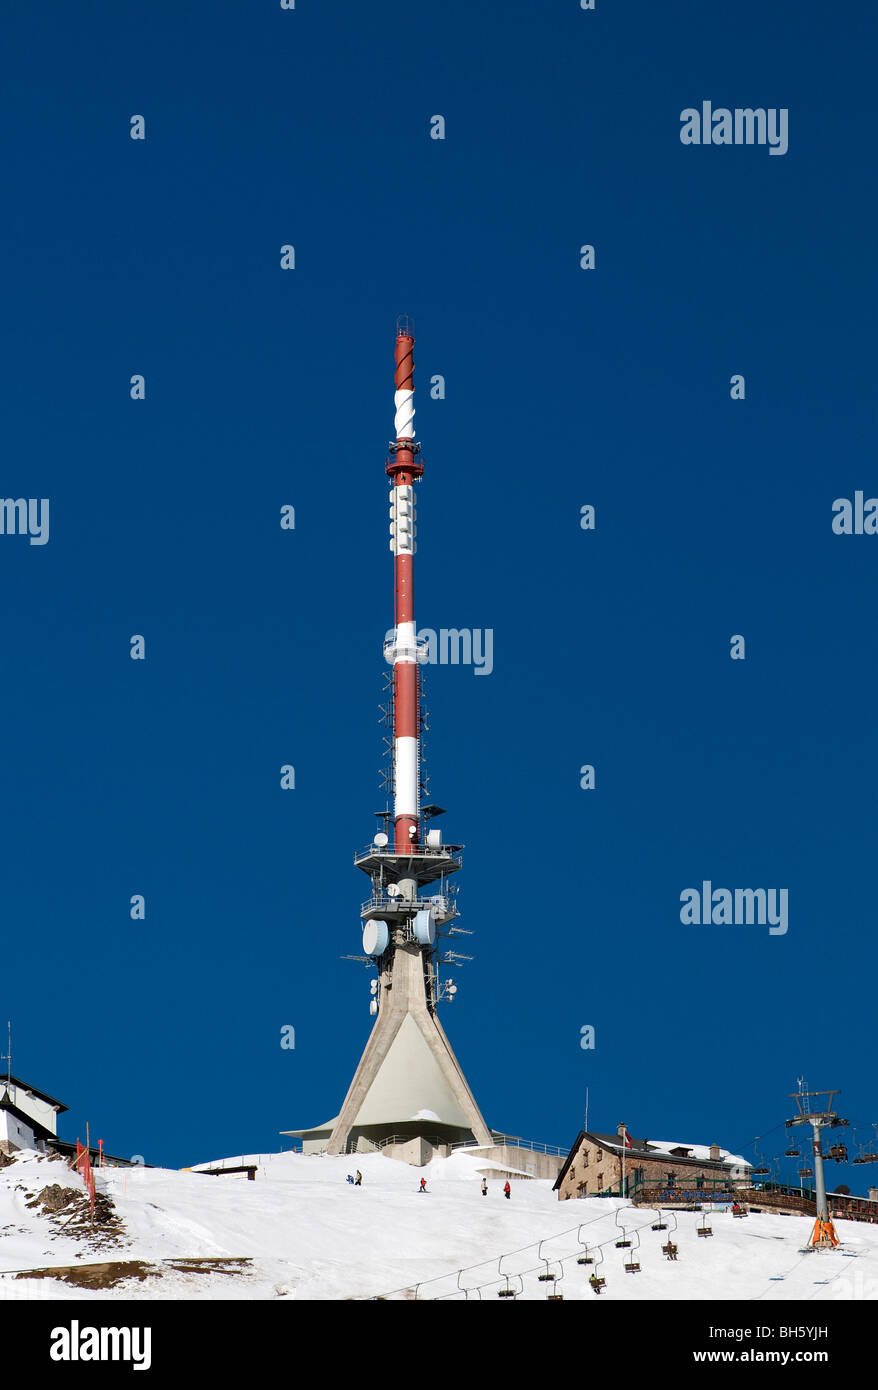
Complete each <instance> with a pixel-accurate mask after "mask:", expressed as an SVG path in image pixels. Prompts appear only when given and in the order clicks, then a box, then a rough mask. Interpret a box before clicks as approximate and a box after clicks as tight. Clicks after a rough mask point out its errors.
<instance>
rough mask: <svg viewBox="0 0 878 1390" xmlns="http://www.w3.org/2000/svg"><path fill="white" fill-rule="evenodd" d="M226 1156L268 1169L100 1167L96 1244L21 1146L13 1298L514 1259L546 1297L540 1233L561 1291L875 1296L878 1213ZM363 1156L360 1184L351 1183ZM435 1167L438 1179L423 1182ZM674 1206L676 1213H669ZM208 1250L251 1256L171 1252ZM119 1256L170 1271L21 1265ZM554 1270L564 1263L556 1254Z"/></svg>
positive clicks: (8, 1261) (59, 1174)
mask: <svg viewBox="0 0 878 1390" xmlns="http://www.w3.org/2000/svg"><path fill="white" fill-rule="evenodd" d="M223 1161H224V1162H225V1163H226V1165H227V1166H230V1167H231V1166H237V1165H238V1164H243V1163H248V1162H255V1163H257V1164H258V1172H257V1174H256V1180H255V1181H254V1182H249V1181H248V1180H247V1177H246V1174H241V1175H233V1174H229V1175H228V1176H220V1177H213V1176H207V1175H205V1174H203V1173H198V1172H196V1171H182V1172H178V1171H175V1170H169V1169H151V1168H144V1167H137V1168H129V1169H121V1168H112V1169H111V1168H104V1169H98V1170H97V1171H96V1175H95V1176H96V1182H97V1189H98V1192H99V1193H106V1194H108V1195H109V1196H111V1197H112V1200H113V1202H114V1203H115V1205H116V1208H117V1211H118V1214H119V1216H120V1217H121V1219H122V1220H123V1222H124V1226H125V1234H124V1236H123V1240H124V1242H125V1243H124V1244H123V1245H120V1246H117V1247H115V1248H114V1249H112V1250H107V1249H106V1248H104V1249H97V1250H93V1249H89V1248H88V1246H87V1245H86V1244H85V1243H84V1242H83V1240H82V1239H78V1238H76V1237H74V1236H73V1235H70V1234H65V1232H64V1230H63V1227H62V1225H61V1222H63V1214H62V1216H61V1217H60V1218H58V1221H57V1222H56V1223H55V1224H52V1223H51V1222H50V1221H49V1219H48V1218H47V1216H46V1215H45V1214H44V1213H43V1212H42V1210H41V1209H40V1208H34V1209H32V1210H28V1208H27V1207H26V1206H25V1202H26V1201H27V1200H29V1199H30V1197H31V1195H32V1194H34V1193H36V1192H38V1191H40V1190H42V1189H43V1188H44V1187H45V1186H46V1185H47V1184H50V1183H59V1184H60V1185H61V1186H62V1187H73V1188H77V1189H79V1190H83V1189H82V1182H81V1180H80V1179H79V1177H78V1176H77V1175H75V1174H72V1173H71V1172H70V1170H69V1169H68V1168H67V1166H66V1164H65V1163H63V1162H61V1161H60V1160H56V1159H47V1158H45V1157H40V1156H37V1155H36V1154H33V1153H25V1154H21V1155H18V1156H17V1159H16V1162H14V1163H12V1164H10V1165H9V1166H8V1167H5V1168H3V1169H0V1236H2V1241H0V1298H6V1299H14V1298H19V1299H20V1298H40V1299H43V1298H52V1299H76V1300H87V1299H92V1298H100V1299H108V1298H110V1299H136V1300H143V1299H180V1298H193V1299H207V1298H224V1299H235V1298H239V1299H245V1298H256V1299H275V1298H279V1297H280V1298H297V1299H322V1300H337V1299H347V1298H364V1297H373V1296H378V1295H393V1296H396V1297H400V1298H402V1297H412V1296H413V1289H414V1286H415V1285H420V1290H419V1296H420V1297H424V1298H437V1297H463V1296H464V1293H463V1292H461V1291H460V1290H465V1289H466V1288H470V1289H472V1290H473V1293H472V1294H471V1297H478V1295H477V1294H476V1293H475V1292H474V1290H475V1288H476V1286H477V1285H481V1286H483V1287H482V1296H483V1298H484V1299H486V1300H489V1301H497V1289H498V1288H500V1287H501V1286H502V1285H501V1282H500V1279H499V1276H498V1265H499V1262H500V1260H501V1257H502V1271H503V1274H504V1275H505V1274H507V1273H510V1274H515V1273H519V1272H520V1273H522V1276H523V1287H524V1293H523V1297H525V1298H529V1299H542V1298H545V1297H546V1294H547V1290H550V1289H551V1287H552V1286H551V1285H549V1284H546V1283H540V1282H538V1280H537V1278H536V1270H537V1267H538V1258H537V1254H538V1247H539V1245H540V1242H543V1245H542V1258H543V1259H548V1260H549V1261H550V1262H557V1261H563V1262H564V1263H563V1274H564V1278H563V1281H562V1282H561V1283H560V1284H559V1286H558V1290H559V1292H563V1294H564V1297H565V1299H585V1300H591V1301H593V1302H598V1303H599V1302H600V1301H602V1300H605V1299H610V1300H613V1299H620V1298H621V1299H633V1300H637V1299H661V1300H671V1299H683V1300H696V1299H705V1298H727V1299H755V1300H761V1301H766V1302H767V1301H774V1300H777V1299H781V1300H787V1299H797V1300H813V1301H815V1302H816V1301H820V1300H823V1299H840V1298H844V1299H854V1298H859V1299H862V1298H872V1299H874V1298H876V1297H878V1226H871V1225H867V1224H861V1223H856V1222H850V1221H839V1222H838V1223H837V1229H838V1233H839V1236H840V1238H841V1240H842V1247H841V1249H840V1250H838V1251H831V1252H820V1253H810V1254H804V1253H802V1247H803V1246H804V1244H805V1241H806V1239H807V1237H808V1234H809V1232H810V1229H811V1221H810V1219H809V1218H807V1217H799V1216H779V1215H769V1214H767V1213H764V1214H762V1215H757V1214H751V1215H750V1216H748V1217H747V1218H746V1220H738V1219H736V1218H734V1217H733V1216H732V1215H731V1213H730V1212H728V1211H714V1212H710V1213H708V1215H707V1221H708V1222H709V1224H710V1225H711V1226H712V1229H713V1233H714V1234H713V1236H712V1237H710V1238H704V1237H699V1236H697V1234H696V1227H697V1225H698V1223H699V1222H700V1221H701V1220H703V1217H702V1215H700V1214H698V1213H694V1212H679V1213H676V1220H677V1230H676V1232H674V1231H673V1230H671V1231H670V1232H654V1231H652V1230H650V1223H651V1222H652V1220H654V1219H655V1218H654V1214H653V1213H652V1212H651V1211H650V1210H649V1209H643V1208H632V1207H630V1206H626V1205H625V1204H624V1203H622V1202H621V1201H619V1200H617V1199H615V1200H609V1199H603V1198H597V1197H589V1198H583V1199H580V1200H574V1201H567V1202H559V1201H558V1198H557V1194H556V1193H554V1192H553V1191H552V1185H551V1183H550V1182H549V1181H543V1180H526V1179H520V1180H515V1181H513V1183H512V1196H511V1199H510V1200H507V1199H505V1198H504V1196H503V1179H502V1178H500V1177H499V1176H498V1178H496V1179H492V1178H491V1177H490V1176H489V1178H488V1188H489V1191H488V1196H487V1197H483V1196H482V1195H481V1192H480V1185H481V1173H480V1170H481V1169H488V1164H487V1163H486V1162H485V1161H484V1160H478V1159H473V1158H470V1157H467V1156H466V1155H465V1154H453V1155H452V1156H451V1157H450V1158H447V1159H436V1160H434V1161H433V1162H432V1163H431V1164H429V1165H428V1166H427V1167H425V1168H414V1167H410V1166H409V1165H407V1164H404V1163H400V1162H398V1161H395V1160H393V1159H389V1158H386V1157H384V1156H383V1155H381V1154H357V1155H354V1156H349V1157H341V1158H334V1157H333V1158H330V1157H326V1156H325V1155H315V1154H308V1155H303V1154H293V1153H285V1154H275V1155H266V1154H262V1155H249V1156H247V1155H242V1156H239V1157H237V1158H227V1159H225V1160H223ZM211 1166H213V1165H211ZM356 1168H359V1169H360V1171H361V1172H362V1174H363V1186H362V1187H355V1186H353V1185H352V1184H351V1183H348V1182H347V1181H346V1176H347V1174H348V1173H353V1172H354V1171H355V1169H356ZM489 1172H490V1170H489ZM422 1176H423V1177H426V1179H427V1186H428V1190H427V1193H426V1194H421V1193H419V1192H418V1190H417V1189H418V1186H419V1183H420V1179H421V1177H422ZM666 1219H667V1220H668V1222H669V1225H670V1226H671V1227H672V1228H673V1226H674V1214H669V1215H668V1216H667V1218H666ZM617 1221H618V1223H619V1224H620V1225H625V1226H627V1227H628V1228H629V1230H630V1229H631V1228H633V1227H636V1226H639V1227H641V1229H640V1230H639V1231H638V1232H637V1233H636V1234H633V1235H631V1239H632V1242H633V1246H635V1247H636V1245H637V1241H638V1240H639V1242H640V1244H639V1249H636V1251H635V1252H634V1253H635V1258H637V1259H639V1261H640V1263H641V1266H642V1272H641V1273H639V1274H628V1273H626V1272H625V1271H624V1269H623V1263H624V1261H625V1260H626V1259H630V1258H631V1253H632V1252H630V1251H628V1250H618V1249H616V1247H615V1241H616V1239H618V1238H619V1234H620V1232H619V1229H618V1226H617ZM577 1231H579V1233H580V1234H581V1236H582V1239H583V1241H585V1240H588V1241H589V1243H590V1244H592V1243H593V1244H598V1243H600V1244H601V1245H602V1246H603V1250H602V1255H603V1260H602V1263H601V1264H600V1265H599V1267H598V1273H600V1274H601V1275H602V1276H603V1277H605V1278H606V1281H607V1282H606V1287H605V1289H604V1291H603V1293H602V1294H601V1295H600V1299H597V1300H596V1299H595V1295H594V1294H593V1293H592V1291H591V1289H590V1288H589V1286H588V1284H587V1282H586V1279H587V1275H588V1274H590V1273H591V1272H592V1270H591V1267H585V1268H583V1267H581V1266H578V1265H577V1263H576V1255H577V1254H579V1253H581V1251H582V1246H581V1244H580V1243H578V1240H577ZM669 1235H670V1236H672V1238H673V1239H674V1240H675V1241H676V1243H677V1245H678V1247H679V1258H678V1260H677V1261H676V1262H669V1261H667V1260H665V1259H664V1258H663V1256H662V1253H661V1248H660V1247H661V1245H662V1243H664V1242H666V1241H667V1240H668V1237H669ZM199 1257H200V1258H202V1259H203V1258H205V1257H206V1258H213V1259H217V1258H222V1257H231V1258H238V1259H240V1258H242V1257H243V1258H245V1259H249V1260H251V1261H252V1264H251V1265H249V1266H246V1267H244V1268H243V1270H242V1271H240V1272H238V1271H232V1272H226V1273H222V1272H219V1271H217V1270H214V1269H211V1268H207V1269H206V1270H205V1271H203V1272H198V1271H197V1270H192V1271H189V1270H187V1269H186V1268H185V1267H184V1268H182V1269H181V1268H179V1266H178V1267H177V1268H176V1269H175V1268H171V1267H170V1265H169V1264H167V1261H169V1260H177V1261H179V1260H180V1258H188V1259H197V1258H199ZM117 1260H124V1261H130V1260H143V1261H146V1262H148V1263H149V1264H150V1266H152V1267H154V1268H156V1269H160V1270H161V1277H148V1278H146V1279H145V1280H143V1281H139V1280H128V1281H127V1282H125V1283H122V1284H118V1285H116V1286H115V1287H111V1288H101V1289H100V1290H90V1289H83V1288H80V1287H76V1286H73V1285H71V1284H69V1283H66V1282H62V1281H61V1280H60V1279H57V1278H52V1279H36V1278H31V1279H27V1278H25V1279H16V1278H14V1276H13V1271H18V1270H21V1271H33V1270H35V1269H37V1268H40V1267H46V1266H50V1267H53V1268H56V1267H59V1266H74V1267H75V1268H76V1269H77V1272H78V1271H79V1270H80V1268H81V1267H82V1266H84V1265H87V1264H90V1263H93V1262H100V1261H117ZM163 1261H164V1262H165V1263H164V1264H163V1263H162V1262H163ZM464 1267H466V1270H467V1272H466V1273H465V1274H463V1275H461V1276H460V1290H458V1271H459V1270H460V1269H462V1268H464ZM550 1268H551V1269H553V1270H555V1271H557V1269H558V1265H557V1263H551V1264H550ZM526 1271H532V1272H531V1273H529V1274H528V1273H526ZM431 1281H432V1282H431ZM514 1282H516V1283H517V1280H516V1281H514ZM405 1290H409V1292H405Z"/></svg>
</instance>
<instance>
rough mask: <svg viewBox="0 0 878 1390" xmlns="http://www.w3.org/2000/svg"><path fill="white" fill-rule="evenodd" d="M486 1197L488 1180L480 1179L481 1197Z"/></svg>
mask: <svg viewBox="0 0 878 1390" xmlns="http://www.w3.org/2000/svg"><path fill="white" fill-rule="evenodd" d="M487 1195H488V1179H487V1178H482V1196H483V1197H487Z"/></svg>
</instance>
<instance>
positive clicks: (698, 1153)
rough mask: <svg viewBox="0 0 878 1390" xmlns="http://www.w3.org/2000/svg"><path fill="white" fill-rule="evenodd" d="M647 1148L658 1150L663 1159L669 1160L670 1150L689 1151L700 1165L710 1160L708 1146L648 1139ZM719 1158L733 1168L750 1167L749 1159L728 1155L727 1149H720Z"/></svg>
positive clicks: (672, 1140) (675, 1140)
mask: <svg viewBox="0 0 878 1390" xmlns="http://www.w3.org/2000/svg"><path fill="white" fill-rule="evenodd" d="M647 1146H648V1147H649V1148H650V1149H658V1150H660V1153H659V1157H664V1156H665V1155H667V1157H669V1158H670V1157H672V1155H671V1153H670V1150H671V1149H689V1150H690V1156H691V1157H692V1158H697V1159H700V1160H701V1162H702V1163H703V1162H705V1161H706V1160H707V1159H709V1158H710V1145H709V1144H682V1143H680V1141H679V1140H677V1139H667V1140H666V1139H649V1140H648V1141H647ZM719 1156H720V1158H721V1160H722V1161H723V1163H730V1164H733V1165H734V1166H735V1167H739V1168H748V1167H749V1166H750V1160H749V1159H746V1158H742V1157H741V1155H740V1154H733V1153H729V1150H728V1149H720V1151H719Z"/></svg>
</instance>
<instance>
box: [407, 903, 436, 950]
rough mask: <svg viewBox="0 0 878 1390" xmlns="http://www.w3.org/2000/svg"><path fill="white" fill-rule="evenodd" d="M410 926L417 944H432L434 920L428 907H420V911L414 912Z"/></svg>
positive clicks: (434, 935) (434, 936)
mask: <svg viewBox="0 0 878 1390" xmlns="http://www.w3.org/2000/svg"><path fill="white" fill-rule="evenodd" d="M412 928H413V931H414V934H415V941H417V943H418V945H419V946H432V945H433V943H434V941H435V940H436V920H435V918H434V916H433V914H432V912H431V911H430V909H429V908H427V907H422V908H421V910H420V912H416V913H415V920H414V923H413V924H412Z"/></svg>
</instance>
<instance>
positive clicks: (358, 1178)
mask: <svg viewBox="0 0 878 1390" xmlns="http://www.w3.org/2000/svg"><path fill="white" fill-rule="evenodd" d="M362 1186H363V1174H362V1173H361V1172H360V1170H359V1168H358V1169H357V1176H356V1178H355V1180H354V1187H362Z"/></svg>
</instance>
